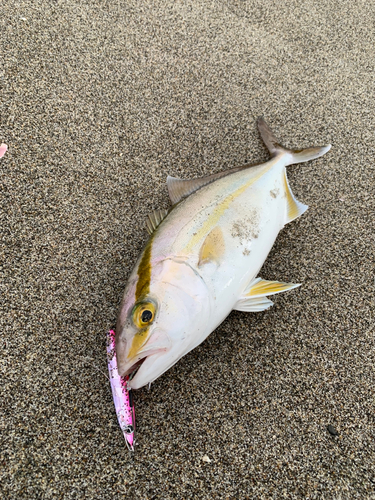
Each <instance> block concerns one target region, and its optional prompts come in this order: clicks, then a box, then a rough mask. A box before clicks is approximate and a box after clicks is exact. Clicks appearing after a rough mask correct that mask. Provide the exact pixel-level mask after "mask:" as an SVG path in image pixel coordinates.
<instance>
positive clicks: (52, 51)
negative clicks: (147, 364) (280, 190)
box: [0, 0, 375, 500]
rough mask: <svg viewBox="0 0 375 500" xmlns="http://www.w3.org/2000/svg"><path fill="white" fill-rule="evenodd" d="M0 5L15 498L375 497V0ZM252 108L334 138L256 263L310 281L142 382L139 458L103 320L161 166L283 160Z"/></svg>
mask: <svg viewBox="0 0 375 500" xmlns="http://www.w3.org/2000/svg"><path fill="white" fill-rule="evenodd" d="M0 11H1V17H0V143H2V142H3V143H6V144H7V145H8V146H9V150H8V152H7V153H6V155H5V156H4V157H3V158H2V159H1V160H0V171H1V175H0V184H1V195H0V200H1V209H0V214H1V219H0V224H1V235H2V238H1V271H0V272H1V291H2V295H1V297H2V298H1V315H0V320H1V344H2V354H1V363H0V366H1V375H0V376H1V384H0V386H1V388H0V409H1V413H0V415H1V416H0V423H1V446H0V456H1V459H0V464H1V465H0V491H1V493H2V498H4V499H30V500H31V499H111V500H112V499H121V498H126V499H131V500H132V499H149V500H151V499H163V500H168V499H176V498H177V499H207V500H209V499H216V498H218V499H246V498H249V499H253V498H254V499H280V498H288V499H297V498H298V499H299V498H301V499H302V498H303V499H307V498H308V499H335V500H338V499H350V500H351V499H361V500H363V499H374V498H375V466H374V463H375V427H374V423H375V375H374V361H375V324H374V291H375V281H374V280H375V273H374V260H375V259H374V257H375V255H374V248H375V245H374V243H375V230H374V219H375V201H374V195H375V185H374V184H375V183H374V173H375V169H374V163H375V162H374V160H375V147H374V144H375V140H374V130H375V116H374V111H375V104H374V95H375V94H374V90H375V88H374V87H375V83H374V66H375V51H374V38H375V37H374V16H375V4H374V2H371V1H370V2H352V1H349V0H348V1H346V0H338V1H337V0H336V1H333V0H322V1H319V2H318V1H310V2H297V1H296V0H286V1H285V2H271V1H270V0H263V1H260V0H250V1H248V2H246V1H240V0H237V1H235V0H233V1H230V0H228V1H221V2H220V1H215V2H207V1H203V0H202V1H200V0H192V1H187V2H180V1H178V2H166V1H157V0H154V1H151V0H144V1H127V2H124V1H122V0H120V1H113V2H106V1H98V0H92V1H90V2H88V1H80V2H79V1H74V0H66V1H60V0H57V1H49V2H47V1H46V0H38V1H37V2H31V1H23V0H19V1H16V0H8V1H6V2H3V3H2V6H1V9H0ZM259 115H263V116H264V117H265V119H266V120H267V121H268V123H269V124H270V125H271V126H272V127H273V129H274V130H275V132H276V134H277V135H278V137H280V140H281V141H282V142H283V143H284V144H285V145H286V146H288V147H297V148H302V147H307V146H311V145H317V144H327V143H332V150H331V151H330V152H329V153H328V154H327V155H325V156H324V157H322V158H320V159H319V160H316V161H314V162H310V163H307V164H304V165H296V166H294V167H290V168H289V171H288V172H289V180H290V184H291V186H292V189H293V191H294V193H295V195H296V197H297V198H298V199H299V200H300V201H301V202H303V203H305V204H308V205H309V207H310V208H309V210H308V211H307V212H306V213H305V214H304V215H303V216H302V217H301V218H299V219H298V220H296V221H294V222H292V223H291V224H288V225H287V226H286V227H285V229H284V230H283V231H282V232H281V233H280V235H279V237H278V239H277V241H276V244H275V246H274V248H273V250H272V251H271V253H270V255H269V257H268V259H267V261H266V262H265V265H264V267H263V269H262V271H261V273H260V275H261V276H262V277H263V278H265V279H271V280H281V281H288V282H295V283H302V286H301V287H300V288H298V289H297V290H294V291H292V292H289V293H286V294H281V295H278V296H276V297H275V298H274V299H273V300H274V302H275V305H274V307H273V308H271V309H270V310H267V311H265V312H263V313H257V314H255V313H254V314H250V313H249V314H245V313H240V312H235V313H232V314H231V315H230V316H229V317H228V318H227V319H226V321H225V322H224V323H223V324H222V325H221V326H220V327H219V328H218V329H217V330H216V331H215V332H214V333H212V334H211V335H210V336H209V338H208V339H207V340H206V341H205V342H204V343H203V344H202V345H200V346H199V347H197V348H196V349H195V350H194V351H192V352H191V353H190V354H188V355H187V356H185V357H184V358H183V359H182V360H181V361H180V362H178V363H177V364H176V365H175V366H174V367H173V368H172V369H171V370H169V371H168V372H167V373H165V374H164V375H163V376H162V377H161V378H159V379H158V380H157V381H156V382H155V383H154V384H153V385H152V388H151V390H150V391H147V389H141V390H139V391H137V392H136V393H135V406H136V415H137V426H138V429H137V430H138V433H137V443H138V444H137V447H136V452H135V453H134V455H133V456H130V454H129V452H128V451H127V449H126V447H125V444H124V440H123V437H122V435H121V432H120V430H119V428H118V424H117V421H116V416H115V412H114V408H113V403H112V397H111V393H110V386H109V383H108V380H107V379H106V376H105V374H106V369H107V368H106V356H105V333H106V331H107V330H108V329H109V328H111V327H113V326H114V324H115V321H116V316H117V310H118V306H119V303H120V300H121V296H122V293H123V290H124V287H125V284H126V280H127V277H128V276H129V273H130V271H131V269H132V267H133V265H134V263H135V260H136V258H137V255H138V253H139V252H140V250H141V248H142V247H143V245H144V243H145V241H146V238H147V233H146V231H145V219H146V216H147V214H148V213H149V212H150V211H151V210H153V209H155V208H166V207H168V206H169V202H168V195H167V190H166V182H165V181H166V177H167V175H168V174H170V175H174V176H181V177H184V178H192V177H194V176H201V175H205V174H211V173H214V172H219V171H220V170H224V169H227V168H230V167H231V166H238V165H241V164H243V163H244V162H246V161H248V162H262V161H264V160H265V159H267V158H268V152H267V150H266V149H265V147H264V145H263V144H262V141H261V139H260V138H259V135H258V132H257V129H256V124H255V120H256V118H257V117H258V116H259ZM329 425H331V426H332V427H333V428H334V430H336V434H337V435H334V434H335V433H333V434H331V433H330V432H329V430H328V429H327V426H329ZM330 430H331V432H332V428H330Z"/></svg>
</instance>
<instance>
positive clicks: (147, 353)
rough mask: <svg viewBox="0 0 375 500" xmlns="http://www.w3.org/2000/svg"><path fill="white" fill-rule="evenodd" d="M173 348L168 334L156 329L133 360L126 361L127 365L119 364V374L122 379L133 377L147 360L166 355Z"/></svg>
mask: <svg viewBox="0 0 375 500" xmlns="http://www.w3.org/2000/svg"><path fill="white" fill-rule="evenodd" d="M171 347H172V342H171V339H170V338H169V336H168V334H167V333H166V332H165V331H164V330H161V329H160V328H156V329H155V330H154V331H153V332H152V334H151V336H150V337H149V339H148V340H147V341H146V342H145V344H144V345H143V346H142V348H141V349H140V350H139V351H138V352H137V354H136V355H135V356H133V357H132V358H131V359H126V360H125V363H119V366H118V371H119V374H120V375H121V377H125V376H126V375H131V374H132V373H133V372H135V371H136V370H137V369H138V368H140V366H141V365H142V364H143V363H144V362H145V361H146V359H147V358H150V357H151V356H155V355H158V354H161V353H164V352H166V351H168V350H169V349H170V348H171ZM130 385H131V383H130ZM144 385H145V384H144Z"/></svg>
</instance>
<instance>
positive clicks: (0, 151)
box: [0, 144, 8, 158]
mask: <svg viewBox="0 0 375 500" xmlns="http://www.w3.org/2000/svg"><path fill="white" fill-rule="evenodd" d="M7 149H8V146H7V145H6V144H0V158H2V157H3V156H4V155H5V153H6V152H7Z"/></svg>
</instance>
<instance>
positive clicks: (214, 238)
mask: <svg viewBox="0 0 375 500" xmlns="http://www.w3.org/2000/svg"><path fill="white" fill-rule="evenodd" d="M224 251H225V242H224V236H223V231H222V230H221V229H220V227H219V226H216V227H214V228H213V230H212V231H211V232H210V233H209V234H208V235H207V236H206V239H205V240H204V242H203V245H202V247H201V249H200V252H199V261H198V267H201V266H203V265H204V264H207V263H209V262H215V263H216V264H217V265H219V264H220V262H221V258H222V257H223V255H224Z"/></svg>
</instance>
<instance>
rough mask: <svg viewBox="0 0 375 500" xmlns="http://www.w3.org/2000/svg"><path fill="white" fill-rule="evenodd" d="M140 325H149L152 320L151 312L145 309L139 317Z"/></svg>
mask: <svg viewBox="0 0 375 500" xmlns="http://www.w3.org/2000/svg"><path fill="white" fill-rule="evenodd" d="M141 320H142V323H149V322H150V321H151V320H152V312H151V311H149V310H148V309H146V310H145V311H143V313H142V316H141Z"/></svg>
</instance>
